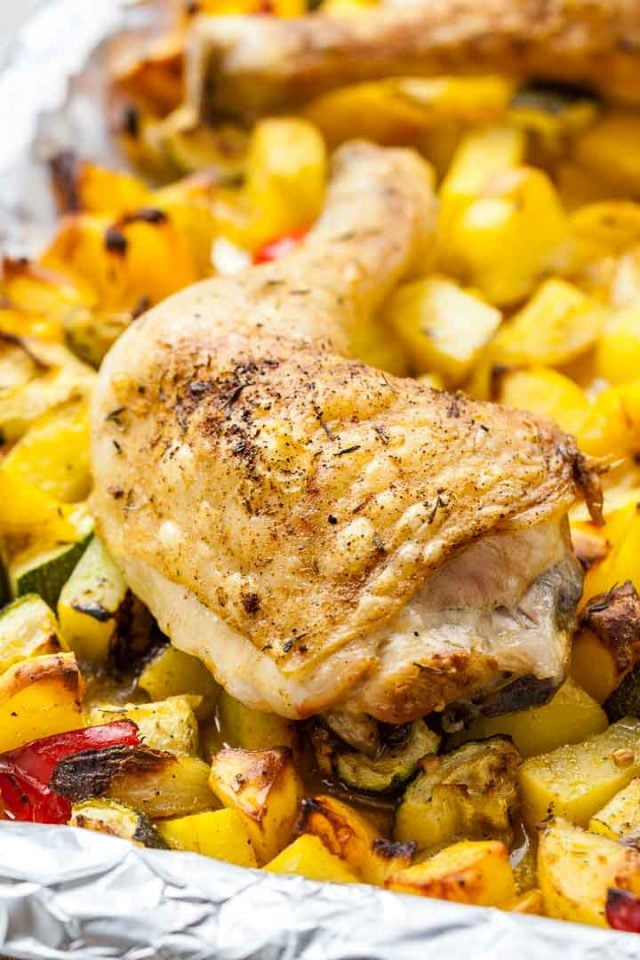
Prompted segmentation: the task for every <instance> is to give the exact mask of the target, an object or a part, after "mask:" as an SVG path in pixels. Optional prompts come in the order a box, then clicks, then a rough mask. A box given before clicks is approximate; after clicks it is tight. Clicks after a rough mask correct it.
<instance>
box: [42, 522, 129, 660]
mask: <svg viewBox="0 0 640 960" xmlns="http://www.w3.org/2000/svg"><path fill="white" fill-rule="evenodd" d="M126 596H127V584H126V583H125V580H124V577H123V576H122V574H121V573H120V571H119V569H118V567H117V566H116V565H115V563H114V561H113V560H112V559H111V556H110V555H109V553H108V551H107V548H106V547H105V545H104V544H103V543H102V541H101V540H100V539H98V537H94V538H93V539H92V541H91V543H90V544H89V546H88V547H87V549H86V550H85V551H84V553H83V555H82V557H81V558H80V560H79V561H78V563H77V565H76V567H75V569H74V570H73V573H72V574H71V576H70V577H69V579H68V580H67V582H66V583H65V585H64V587H63V588H62V591H61V593H60V598H59V600H58V617H59V619H60V629H61V630H62V634H63V636H64V638H65V640H66V641H67V643H68V644H69V646H70V647H71V649H72V650H73V651H74V652H75V654H76V655H77V656H78V657H79V658H80V659H81V660H92V661H94V662H95V663H105V662H106V661H107V660H108V659H109V653H110V651H111V645H112V641H113V638H114V634H115V632H116V627H117V623H118V612H119V610H120V608H121V606H122V604H123V603H124V601H125V597H126Z"/></svg>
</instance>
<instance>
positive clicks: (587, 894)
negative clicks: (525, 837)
mask: <svg viewBox="0 0 640 960" xmlns="http://www.w3.org/2000/svg"><path fill="white" fill-rule="evenodd" d="M538 878H539V883H540V889H541V891H542V897H543V900H544V912H545V914H546V916H548V917H557V918H558V919H559V920H574V921H576V922H577V923H588V924H591V925H593V926H596V927H606V926H607V922H606V919H605V906H606V901H607V891H608V889H609V888H615V889H620V890H628V891H630V892H631V893H634V894H635V895H636V896H637V895H638V893H640V854H639V853H638V851H637V850H634V849H633V848H631V847H625V846H622V845H621V844H619V843H614V842H613V841H612V840H608V839H607V838H606V837H599V836H596V835H595V834H593V833H588V832H587V831H586V830H581V829H580V828H579V827H574V826H572V825H571V824H569V823H567V822H566V821H564V820H553V821H552V822H551V823H550V824H549V825H548V826H547V827H546V829H545V830H544V831H543V832H542V834H541V835H540V840H539V846H538Z"/></svg>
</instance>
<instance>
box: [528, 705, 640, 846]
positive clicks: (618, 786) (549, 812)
mask: <svg viewBox="0 0 640 960" xmlns="http://www.w3.org/2000/svg"><path fill="white" fill-rule="evenodd" d="M637 776H640V720H634V719H633V718H631V717H626V718H625V719H624V720H619V721H618V722H617V723H614V724H612V725H611V726H610V727H609V728H608V730H605V732H604V733H601V734H599V735H598V736H595V737H590V738H589V739H588V740H585V741H584V742H582V743H578V744H567V745H565V746H563V747H558V749H557V750H553V751H552V752H551V753H545V754H543V755H542V756H539V757H531V758H530V759H529V760H526V761H525V762H524V763H523V764H522V766H521V767H520V789H521V794H522V807H523V816H524V819H525V822H526V823H527V825H528V826H529V827H530V828H532V829H533V828H535V826H536V825H537V824H539V823H541V822H542V821H543V820H545V819H547V818H549V817H550V816H560V817H565V818H566V819H567V820H571V821H573V822H574V823H577V824H579V825H582V826H586V824H587V823H588V822H589V819H590V818H591V817H592V816H593V815H594V814H595V813H596V811H597V810H600V809H601V808H602V807H603V806H604V805H605V803H607V802H608V801H609V800H610V799H611V797H613V796H614V794H616V793H617V792H618V791H619V790H622V789H623V787H626V785H627V784H628V783H629V781H631V780H633V778H634V777H637Z"/></svg>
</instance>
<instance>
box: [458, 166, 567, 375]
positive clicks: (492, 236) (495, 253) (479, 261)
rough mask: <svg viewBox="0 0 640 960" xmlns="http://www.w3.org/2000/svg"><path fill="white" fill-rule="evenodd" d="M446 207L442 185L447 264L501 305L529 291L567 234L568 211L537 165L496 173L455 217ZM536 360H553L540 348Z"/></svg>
mask: <svg viewBox="0 0 640 960" xmlns="http://www.w3.org/2000/svg"><path fill="white" fill-rule="evenodd" d="M446 211H447V206H446V204H445V201H444V187H443V214H442V216H443V226H442V246H443V251H442V262H443V264H444V266H445V269H448V270H449V271H450V272H453V273H454V274H455V275H456V276H458V277H459V278H460V279H461V280H462V281H463V282H464V283H467V284H469V285H471V286H472V287H475V288H477V289H478V290H479V291H480V293H481V294H482V295H483V296H484V297H486V298H487V300H489V302H490V303H493V304H495V305H497V306H503V305H504V306H507V305H509V304H513V303H517V302H518V301H519V300H522V299H523V298H524V297H526V296H528V295H529V294H530V293H531V292H532V290H533V289H534V287H535V285H536V284H537V283H538V282H539V281H540V280H541V278H542V277H543V276H544V274H545V273H547V272H549V270H550V269H551V268H552V267H553V265H554V261H555V260H556V259H557V258H558V257H559V255H560V253H561V252H562V251H561V248H562V246H563V244H564V242H565V240H566V237H567V223H566V217H565V214H564V211H563V209H562V206H561V204H560V199H559V197H558V195H557V193H556V191H555V188H554V186H553V184H552V183H551V181H550V180H549V178H548V177H547V176H546V174H544V173H543V172H542V171H541V170H538V169H535V168H534V167H513V168H511V169H506V170H502V171H501V172H498V173H496V174H495V175H494V176H492V177H491V178H490V179H489V180H488V181H487V182H486V183H485V184H484V186H483V188H482V191H481V194H480V196H479V198H478V199H476V200H474V201H473V202H472V203H470V204H469V205H468V206H466V207H464V208H463V210H462V212H459V213H457V214H456V215H455V216H453V217H452V218H451V220H450V222H447V219H446ZM581 322H585V321H583V318H581ZM532 343H533V341H532ZM559 346H560V345H559V343H556V348H557V349H559ZM531 361H532V362H533V361H537V362H539V363H549V362H550V361H548V360H547V359H546V358H545V356H544V355H542V354H541V351H538V352H537V353H535V354H534V356H533V357H532V358H531Z"/></svg>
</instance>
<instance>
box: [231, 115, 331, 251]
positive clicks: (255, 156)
mask: <svg viewBox="0 0 640 960" xmlns="http://www.w3.org/2000/svg"><path fill="white" fill-rule="evenodd" d="M326 178H327V151H326V147H325V144H324V141H323V139H322V137H321V135H320V133H319V132H318V131H317V130H316V128H315V127H314V126H312V125H311V124H310V123H309V122H308V121H307V120H302V119H295V118H282V119H280V118H273V119H267V120H262V121H261V122H260V123H258V125H257V126H256V128H255V130H254V132H253V135H252V137H251V141H250V143H249V154H248V157H247V179H246V185H245V197H246V201H247V203H248V206H249V208H250V210H251V215H252V224H251V244H250V245H251V246H254V247H258V246H260V245H261V244H262V243H265V242H266V241H267V240H273V239H275V238H277V237H280V236H282V235H283V234H287V233H291V232H293V231H297V230H303V229H306V228H308V227H309V226H310V225H311V224H312V223H313V222H314V220H315V219H316V218H317V216H318V214H319V213H320V211H321V209H322V204H323V201H324V191H325V184H326Z"/></svg>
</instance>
